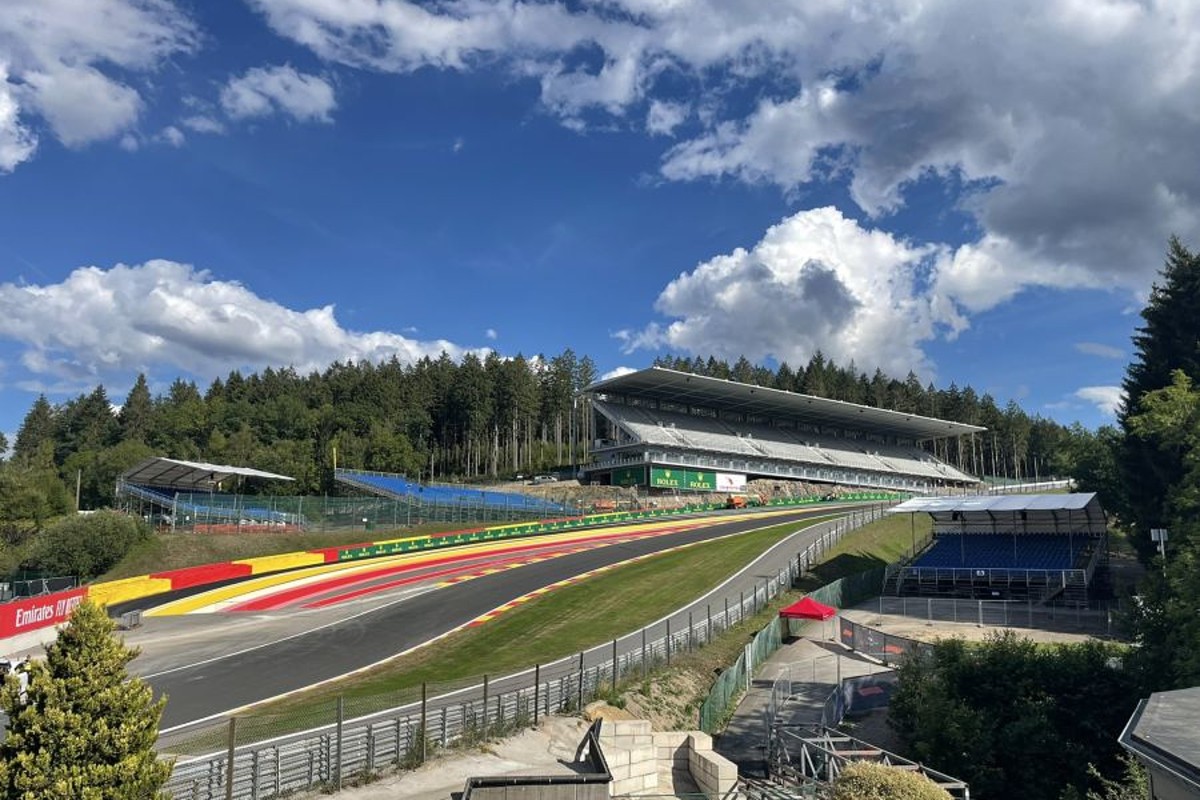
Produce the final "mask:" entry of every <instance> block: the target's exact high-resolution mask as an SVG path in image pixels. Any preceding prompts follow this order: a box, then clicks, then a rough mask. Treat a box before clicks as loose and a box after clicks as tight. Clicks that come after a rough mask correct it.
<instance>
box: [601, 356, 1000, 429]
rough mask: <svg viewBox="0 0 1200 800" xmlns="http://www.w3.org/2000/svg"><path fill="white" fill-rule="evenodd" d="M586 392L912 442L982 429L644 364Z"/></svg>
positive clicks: (976, 426) (602, 382)
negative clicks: (790, 419)
mask: <svg viewBox="0 0 1200 800" xmlns="http://www.w3.org/2000/svg"><path fill="white" fill-rule="evenodd" d="M583 391H584V393H589V394H604V393H607V392H613V393H617V394H627V395H637V396H641V397H652V398H655V399H659V400H667V401H669V402H674V403H681V404H689V405H697V406H705V407H708V408H718V409H728V410H731V411H739V412H741V413H745V414H757V415H761V416H765V417H793V418H796V419H800V420H804V421H809V422H812V423H816V424H822V423H823V424H830V425H840V426H843V427H846V428H850V429H854V430H862V431H869V432H873V433H881V434H891V435H893V436H902V437H907V438H912V439H915V440H918V441H924V440H928V439H941V438H944V437H947V436H960V435H962V434H967V433H977V432H980V431H984V430H987V429H986V428H981V427H979V426H978V425H966V424H963V423H961V422H950V421H949V420H943V419H935V418H933V417H923V416H921V415H919V414H906V413H904V412H901V411H890V410H888V409H885V408H874V407H872V406H860V405H856V404H854V403H846V402H843V401H841V400H830V399H828V398H825V397H813V396H811V395H806V394H797V393H795V392H785V391H783V390H781V389H772V388H769V387H766V386H753V385H751V384H745V383H736V382H734V381H727V380H723V379H721V378H708V377H705V376H703V375H692V374H689V373H686V372H677V371H675V370H673V369H663V368H662V367H650V368H649V369H643V370H639V371H637V372H631V373H630V374H628V375H620V376H617V377H615V378H609V379H607V380H601V381H597V382H596V383H593V384H592V385H591V386H588V387H587V388H586V389H584V390H583Z"/></svg>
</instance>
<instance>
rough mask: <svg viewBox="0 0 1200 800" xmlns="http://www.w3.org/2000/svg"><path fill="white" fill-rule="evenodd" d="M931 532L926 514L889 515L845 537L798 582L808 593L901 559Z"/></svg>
mask: <svg viewBox="0 0 1200 800" xmlns="http://www.w3.org/2000/svg"><path fill="white" fill-rule="evenodd" d="M932 533H933V518H932V517H930V516H929V515H928V514H918V515H911V514H891V515H889V516H885V517H884V518H883V519H881V520H878V521H877V522H872V523H870V524H868V525H865V526H863V527H862V528H860V529H859V530H857V531H855V532H853V533H851V534H849V535H847V536H845V537H844V538H843V539H842V540H841V541H840V542H838V543H837V544H836V545H834V546H833V547H832V548H830V550H829V551H828V552H827V553H825V555H824V558H823V560H822V561H821V563H820V564H818V565H817V566H816V567H815V568H814V569H813V570H812V571H811V572H810V573H809V574H808V575H805V576H804V577H803V578H801V579H800V581H799V582H798V583H797V587H798V588H800V589H801V590H803V591H806V592H811V591H813V590H814V589H817V588H819V587H821V586H824V585H825V584H827V583H832V582H833V581H835V580H837V579H838V578H845V577H847V576H848V575H856V574H858V573H860V572H866V571H867V570H869V569H874V568H875V567H882V566H884V565H886V564H891V563H892V562H894V561H898V560H900V559H901V558H902V557H904V556H905V555H906V554H908V553H910V552H912V549H913V543H914V542H915V543H916V546H917V547H918V548H919V547H920V546H921V545H922V543H924V542H925V541H926V540H927V539H929V537H930V536H931V535H932Z"/></svg>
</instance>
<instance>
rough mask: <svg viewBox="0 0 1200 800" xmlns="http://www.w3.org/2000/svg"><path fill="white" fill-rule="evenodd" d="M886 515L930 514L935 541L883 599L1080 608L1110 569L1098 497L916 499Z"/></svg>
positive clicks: (912, 561)
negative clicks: (1098, 578)
mask: <svg viewBox="0 0 1200 800" xmlns="http://www.w3.org/2000/svg"><path fill="white" fill-rule="evenodd" d="M891 513H900V514H904V513H907V514H914V515H915V514H917V513H928V514H929V515H930V516H931V517H932V518H933V538H932V540H931V541H930V542H929V543H928V544H927V545H926V546H925V547H923V548H920V549H918V550H917V552H916V553H915V554H914V555H913V556H912V557H911V558H910V559H909V560H908V561H907V562H906V563H904V564H902V565H901V566H900V568H899V569H898V570H897V571H896V572H895V574H893V575H891V576H890V577H889V579H888V584H887V586H886V587H885V593H890V594H898V595H924V596H938V597H970V598H980V599H1000V600H1029V601H1034V602H1039V603H1047V602H1051V601H1054V602H1059V603H1065V604H1068V605H1076V606H1078V605H1084V604H1086V603H1087V600H1088V589H1089V587H1090V586H1091V584H1092V580H1093V578H1094V577H1095V574H1096V572H1097V570H1098V569H1100V568H1102V567H1104V566H1105V565H1106V564H1107V559H1108V555H1107V544H1108V540H1107V518H1106V516H1105V514H1104V510H1103V509H1102V508H1101V507H1100V503H1099V501H1098V500H1097V499H1096V495H1095V494H1091V493H1088V494H1045V495H1002V496H995V495H972V496H964V497H953V498H951V497H944V498H943V497H919V498H914V499H912V500H908V501H906V502H904V503H901V504H900V505H898V506H896V507H895V508H893V509H891Z"/></svg>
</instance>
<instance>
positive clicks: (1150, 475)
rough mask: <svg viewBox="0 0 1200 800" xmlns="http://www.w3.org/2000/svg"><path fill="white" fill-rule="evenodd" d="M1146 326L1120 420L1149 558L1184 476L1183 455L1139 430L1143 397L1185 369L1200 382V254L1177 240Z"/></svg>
mask: <svg viewBox="0 0 1200 800" xmlns="http://www.w3.org/2000/svg"><path fill="white" fill-rule="evenodd" d="M1142 319H1143V320H1144V321H1145V324H1144V325H1142V327H1140V328H1138V331H1137V334H1136V335H1135V336H1134V337H1133V345H1134V360H1133V362H1132V363H1131V364H1130V365H1129V369H1128V371H1127V372H1126V375H1125V382H1124V384H1123V388H1124V390H1125V401H1124V404H1123V407H1122V409H1121V413H1120V415H1119V417H1118V421H1119V422H1120V425H1121V428H1122V430H1123V431H1124V433H1125V437H1124V441H1123V446H1122V449H1121V458H1120V459H1119V462H1118V464H1119V466H1120V469H1121V477H1122V483H1123V485H1124V487H1125V491H1124V492H1123V494H1124V501H1125V502H1124V503H1123V506H1122V507H1121V508H1120V509H1119V510H1120V511H1123V512H1125V514H1126V515H1127V516H1128V517H1129V521H1130V522H1131V523H1132V525H1133V528H1134V531H1133V532H1134V537H1133V543H1134V545H1135V546H1136V547H1137V549H1138V552H1139V554H1141V555H1142V557H1143V558H1149V557H1150V556H1152V555H1153V552H1154V545H1153V543H1152V542H1151V541H1150V534H1149V530H1150V528H1156V527H1160V526H1164V525H1165V524H1166V520H1165V518H1164V514H1165V510H1166V500H1167V494H1168V493H1169V492H1170V490H1171V488H1172V487H1173V486H1175V485H1176V484H1177V483H1179V481H1180V480H1181V479H1182V478H1183V475H1184V465H1183V462H1182V461H1181V459H1180V457H1179V453H1178V452H1175V451H1172V450H1171V449H1169V448H1167V449H1164V448H1163V447H1161V446H1160V442H1159V441H1158V440H1157V439H1156V438H1155V435H1154V434H1153V433H1150V432H1148V431H1145V430H1143V431H1140V432H1139V431H1137V430H1134V429H1133V428H1132V427H1131V425H1130V419H1131V418H1132V417H1134V416H1136V415H1137V414H1139V413H1140V403H1141V401H1142V398H1143V397H1144V396H1145V395H1146V394H1147V393H1149V392H1153V391H1156V390H1158V389H1162V388H1163V387H1165V386H1167V385H1168V384H1170V383H1171V373H1172V371H1174V370H1177V369H1178V370H1182V371H1183V373H1184V374H1185V375H1187V377H1188V378H1190V379H1191V380H1192V381H1194V382H1195V381H1200V255H1197V254H1194V253H1191V252H1190V251H1189V250H1188V249H1187V248H1186V247H1184V246H1183V244H1181V243H1180V241H1179V240H1178V239H1176V238H1174V237H1172V238H1171V242H1170V246H1169V249H1168V252H1167V261H1166V264H1165V265H1164V267H1163V270H1162V272H1161V274H1160V279H1159V281H1158V282H1157V283H1156V284H1155V286H1154V288H1153V289H1152V290H1151V292H1150V300H1149V302H1148V303H1147V304H1146V308H1145V309H1143V310H1142Z"/></svg>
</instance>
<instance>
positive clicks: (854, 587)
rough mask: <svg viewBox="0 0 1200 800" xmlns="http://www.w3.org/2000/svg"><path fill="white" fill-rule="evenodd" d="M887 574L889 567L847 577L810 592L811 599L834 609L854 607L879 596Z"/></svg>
mask: <svg viewBox="0 0 1200 800" xmlns="http://www.w3.org/2000/svg"><path fill="white" fill-rule="evenodd" d="M886 572H887V567H876V568H875V569H869V570H867V571H866V572H859V573H857V574H855V575H847V576H846V577H844V578H838V579H837V580H836V581H833V582H831V583H827V584H825V585H824V586H822V587H821V588H819V589H816V590H815V591H812V592H809V597H811V598H812V599H814V600H819V601H820V602H822V603H824V604H825V605H828V606H833V607H834V608H846V607H848V606H854V605H857V604H859V603H861V602H862V601H864V600H869V599H870V598H872V597H878V596H879V592H880V590H881V589H882V588H883V579H884V576H885V574H886Z"/></svg>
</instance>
